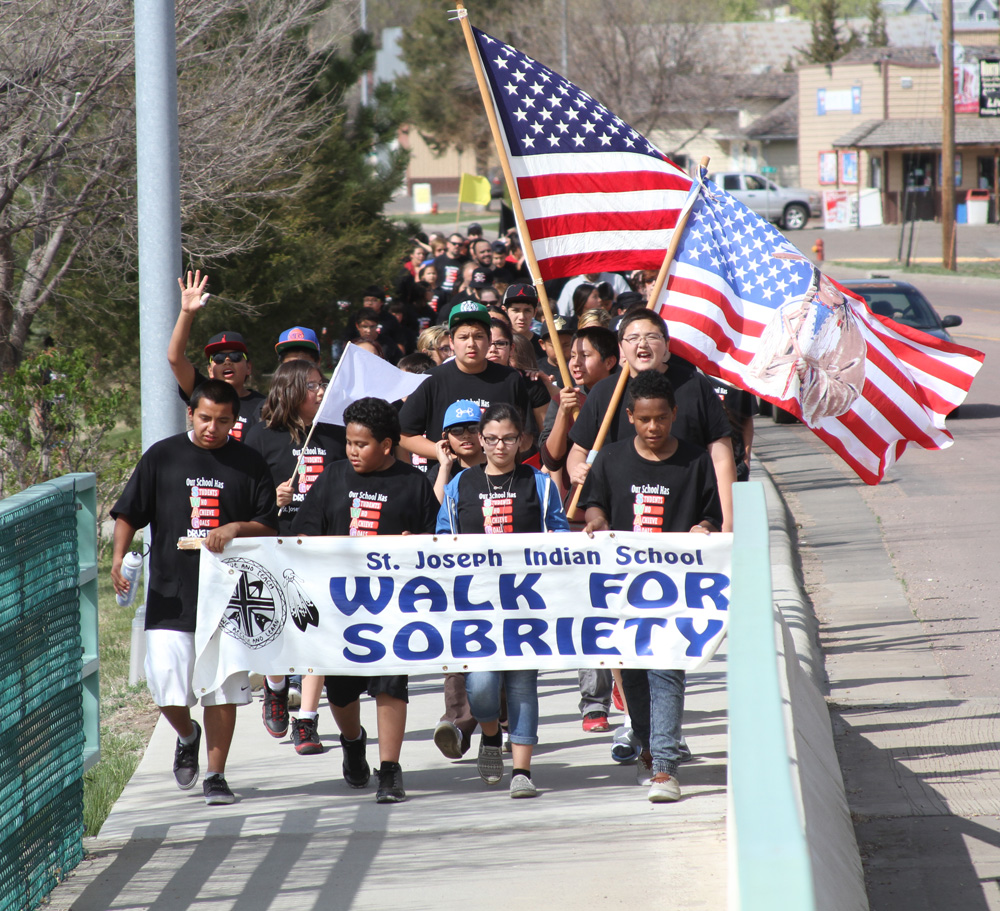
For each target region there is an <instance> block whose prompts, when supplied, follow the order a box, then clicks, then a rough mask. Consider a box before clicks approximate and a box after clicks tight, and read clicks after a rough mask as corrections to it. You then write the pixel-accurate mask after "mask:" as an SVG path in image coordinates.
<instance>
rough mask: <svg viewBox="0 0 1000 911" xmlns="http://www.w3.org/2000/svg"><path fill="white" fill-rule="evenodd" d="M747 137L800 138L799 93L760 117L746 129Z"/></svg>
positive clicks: (744, 131) (764, 138) (744, 133)
mask: <svg viewBox="0 0 1000 911" xmlns="http://www.w3.org/2000/svg"><path fill="white" fill-rule="evenodd" d="M743 135H744V136H746V137H747V139H763V140H772V141H773V140H776V139H798V138H799V96H798V93H795V94H794V95H792V97H791V98H788V99H786V100H785V101H783V102H781V104H779V105H778V106H777V107H776V108H774V109H773V110H771V111H768V112H767V113H766V114H765V115H764V116H763V117H758V118H757V119H756V120H755V121H754V122H753V123H751V124H750V126H748V127H747V128H746V129H745V130H743Z"/></svg>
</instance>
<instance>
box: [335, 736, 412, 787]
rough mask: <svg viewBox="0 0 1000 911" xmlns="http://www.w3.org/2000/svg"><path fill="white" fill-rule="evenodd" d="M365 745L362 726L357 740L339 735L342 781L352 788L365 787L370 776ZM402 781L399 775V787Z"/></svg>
mask: <svg viewBox="0 0 1000 911" xmlns="http://www.w3.org/2000/svg"><path fill="white" fill-rule="evenodd" d="M367 747H368V734H367V733H366V732H365V729H364V728H362V729H361V736H360V737H359V738H358V739H357V740H344V735H343V734H341V735H340V749H341V750H343V752H344V765H343V770H344V781H346V782H347V783H348V784H349V785H350V786H351V787H352V788H364V787H367V786H368V780H369V779H370V778H371V777H372V770H371V768H370V767H369V765H368V759H367V757H366V756H365V750H366V749H367ZM402 781H403V779H402V777H400V788H402ZM404 796H405V795H404Z"/></svg>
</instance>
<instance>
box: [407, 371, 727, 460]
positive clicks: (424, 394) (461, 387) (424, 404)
mask: <svg viewBox="0 0 1000 911" xmlns="http://www.w3.org/2000/svg"><path fill="white" fill-rule="evenodd" d="M459 399H470V400H471V401H473V402H475V403H476V404H477V405H478V406H479V407H480V408H482V409H483V411H485V410H486V409H487V408H489V407H490V405H495V404H496V403H497V402H509V403H510V404H511V405H513V406H514V407H515V408H517V409H518V410H519V411H520V412H521V414H522V415H525V416H526V415H527V414H528V390H527V388H526V386H525V383H524V378H523V377H522V376H521V374H520V373H519V372H518V371H517V370H515V369H514V368H513V367H504V366H502V365H501V364H494V363H493V362H492V361H487V362H486V369H485V370H483V371H482V372H481V373H462V371H461V370H459V369H458V364H456V363H455V361H447V362H446V363H444V364H441V366H440V367H435V368H434V369H433V370H432V371H431V372H430V379H427V380H424V382H422V383H421V384H420V385H419V386H418V387H417V389H416V391H415V392H413V393H412V394H411V395H410V396H409V398H407V400H406V401H405V402H404V403H403V407H402V409H401V410H400V412H399V423H400V426H401V427H402V430H403V433H405V434H407V435H411V436H419V435H420V434H425V435H426V436H427V439H428V440H431V441H434V442H436V441H437V440H440V439H441V429H442V428H441V425H442V423H443V421H444V413H445V411H446V410H447V408H448V406H449V405H450V404H451V403H452V402H457V401H458V400H459ZM719 407H720V410H721V406H719Z"/></svg>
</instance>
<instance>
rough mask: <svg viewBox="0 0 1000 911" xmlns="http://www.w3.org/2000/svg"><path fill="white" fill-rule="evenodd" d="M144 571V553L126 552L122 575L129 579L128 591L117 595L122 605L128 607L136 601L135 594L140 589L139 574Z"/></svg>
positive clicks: (116, 598)
mask: <svg viewBox="0 0 1000 911" xmlns="http://www.w3.org/2000/svg"><path fill="white" fill-rule="evenodd" d="M141 573H142V555H141V554H137V553H136V552H135V551H134V550H132V551H129V552H128V553H127V554H125V559H124V560H122V575H123V576H124V577H125V578H126V579H128V583H129V585H128V593H127V594H124V595H115V600H116V601H117V602H118V603H119V604H120V605H121V606H122V607H128V605H130V604H131V603H132V602H133V601H135V596H136V594H137V592H138V591H139V576H140V574H141Z"/></svg>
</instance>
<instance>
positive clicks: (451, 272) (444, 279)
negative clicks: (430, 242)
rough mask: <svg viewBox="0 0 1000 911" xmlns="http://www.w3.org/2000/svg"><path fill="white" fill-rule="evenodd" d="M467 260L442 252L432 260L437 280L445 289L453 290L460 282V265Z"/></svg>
mask: <svg viewBox="0 0 1000 911" xmlns="http://www.w3.org/2000/svg"><path fill="white" fill-rule="evenodd" d="M467 262H468V260H466V259H452V258H451V257H450V256H447V255H446V254H444V253H442V254H441V255H440V256H439V257H438V258H437V259H435V260H434V265H435V266H437V270H438V281H439V282H440V283H441V287H442V288H444V290H445V291H454V290H455V288H457V287H458V286H459V285H460V284H461V283H462V266H464V265H465V264H466V263H467Z"/></svg>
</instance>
